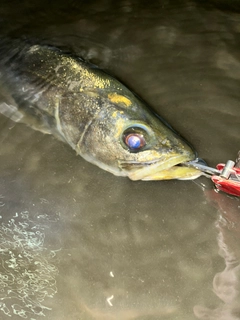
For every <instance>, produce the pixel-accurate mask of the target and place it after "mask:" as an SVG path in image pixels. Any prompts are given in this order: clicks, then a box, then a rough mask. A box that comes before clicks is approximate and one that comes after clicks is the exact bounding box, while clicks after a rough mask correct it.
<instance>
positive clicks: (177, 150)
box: [0, 40, 200, 180]
mask: <svg viewBox="0 0 240 320" xmlns="http://www.w3.org/2000/svg"><path fill="white" fill-rule="evenodd" d="M0 68H1V75H0V81H1V86H2V87H3V88H4V92H7V95H6V101H4V102H3V103H2V104H1V105H0V112H2V113H3V114H5V115H7V116H8V117H11V118H12V119H14V120H15V121H20V122H25V123H27V124H28V125H30V126H32V127H34V128H35V129H39V130H41V131H43V132H45V133H53V134H54V135H56V136H57V137H58V138H60V139H61V140H63V141H65V142H67V143H68V144H69V145H70V146H71V147H72V148H73V149H75V150H76V152H77V154H79V155H81V156H82V157H83V158H85V159H86V160H87V161H90V162H91V163H93V164H95V165H97V166H99V167H100V168H102V169H104V170H107V171H109V172H111V173H113V174H115V175H118V176H127V177H129V178H130V179H132V180H165V179H194V178H196V177H198V176H199V175H200V171H199V170H197V169H194V168H190V167H187V166H184V165H181V164H183V163H185V162H187V161H190V160H193V159H195V152H194V151H193V150H192V148H191V147H190V146H189V144H188V143H186V142H185V141H184V140H183V139H182V138H181V137H180V136H179V135H177V134H176V133H175V132H174V131H173V130H171V128H170V127H169V126H168V125H166V124H165V122H164V121H162V120H161V119H160V118H159V117H157V116H156V115H155V114H154V113H153V112H152V111H151V110H150V109H149V108H148V107H147V105H146V104H145V103H144V102H142V101H141V100H140V99H139V98H138V97H136V95H134V94H133V93H132V92H131V91H130V90H129V89H127V88H126V87H125V86H124V85H123V84H122V83H120V82H119V81H118V80H116V79H115V78H113V77H111V76H110V75H108V74H106V73H105V72H103V71H101V70H99V69H98V68H97V67H96V66H93V65H91V64H88V63H86V62H85V61H83V60H82V59H80V58H79V57H76V56H73V55H71V54H67V53H64V52H62V51H61V50H59V49H57V48H53V47H50V46H40V45H32V44H29V43H26V42H22V41H19V40H14V41H12V40H7V41H5V42H3V43H2V44H1V50H0ZM13 110H14V112H13Z"/></svg>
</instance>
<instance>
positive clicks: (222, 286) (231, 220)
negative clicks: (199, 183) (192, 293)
mask: <svg viewBox="0 0 240 320" xmlns="http://www.w3.org/2000/svg"><path fill="white" fill-rule="evenodd" d="M206 194H207V197H208V198H209V199H211V201H213V202H214V203H215V204H216V205H217V206H218V208H219V217H218V219H217V221H216V228H217V230H218V237H217V241H218V245H219V254H220V255H221V257H223V259H224V261H225V265H226V266H225V269H224V270H223V271H222V272H218V273H217V274H216V275H215V276H214V279H213V292H214V293H215V294H216V296H217V297H218V298H219V299H220V300H221V302H222V303H221V304H220V305H219V306H218V307H217V308H215V309H212V308H206V307H201V306H195V307H194V313H195V315H196V316H197V317H198V318H199V319H212V320H214V319H216V320H224V319H228V320H237V319H239V318H240V305H239V301H240V252H239V245H240V201H239V199H237V198H230V197H226V196H225V195H223V194H216V193H215V192H214V191H210V192H207V193H206Z"/></svg>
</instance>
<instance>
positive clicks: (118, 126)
mask: <svg viewBox="0 0 240 320" xmlns="http://www.w3.org/2000/svg"><path fill="white" fill-rule="evenodd" d="M124 125H125V121H124V119H121V118H120V119H119V120H117V121H116V133H115V135H114V136H115V138H118V137H119V136H120V135H121V134H122V132H123V129H124Z"/></svg>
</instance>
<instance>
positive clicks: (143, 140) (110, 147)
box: [78, 92, 199, 180]
mask: <svg viewBox="0 0 240 320" xmlns="http://www.w3.org/2000/svg"><path fill="white" fill-rule="evenodd" d="M100 104H101V108H100V109H99V111H98V112H97V113H96V114H95V116H94V118H93V119H92V121H91V122H90V123H89V125H88V127H87V128H86V129H85V132H84V135H83V136H82V137H81V142H80V143H79V145H78V147H79V153H80V154H81V155H82V156H83V157H84V158H85V159H86V160H88V161H90V162H92V163H94V164H96V165H98V166H99V167H101V168H102V169H104V170H107V171H109V172H111V173H113V174H115V175H120V176H127V177H129V178H130V179H131V180H166V179H194V178H196V177H198V176H199V171H198V170H196V169H193V168H188V167H184V166H179V165H180V164H181V163H184V162H187V161H190V160H193V159H195V158H196V154H195V152H194V151H193V149H192V147H191V146H190V145H189V144H188V143H187V142H186V141H185V140H184V139H182V138H181V137H180V136H179V135H178V134H177V133H176V132H174V131H173V130H172V129H171V128H170V127H169V126H168V125H167V124H165V123H164V121H162V120H161V119H160V118H159V117H157V116H156V115H155V114H154V113H153V112H152V111H151V110H149V108H148V107H147V106H146V105H145V104H144V103H143V102H142V101H141V100H140V99H138V98H137V97H135V95H133V94H132V93H130V92H127V94H125V95H124V94H123V93H122V92H121V94H120V93H119V92H117V93H116V92H114V93H112V92H110V93H108V94H107V96H106V95H105V97H102V99H101V103H100Z"/></svg>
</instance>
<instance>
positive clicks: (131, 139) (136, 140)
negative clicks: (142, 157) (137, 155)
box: [124, 133, 146, 150]
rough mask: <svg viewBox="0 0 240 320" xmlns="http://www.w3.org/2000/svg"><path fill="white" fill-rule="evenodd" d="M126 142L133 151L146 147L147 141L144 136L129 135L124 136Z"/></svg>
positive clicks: (137, 134)
mask: <svg viewBox="0 0 240 320" xmlns="http://www.w3.org/2000/svg"><path fill="white" fill-rule="evenodd" d="M124 142H125V144H126V145H127V146H128V147H129V148H130V149H131V150H139V149H141V148H142V147H144V146H145V144H146V141H145V139H144V137H143V135H142V134H139V133H127V134H125V135H124Z"/></svg>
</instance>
